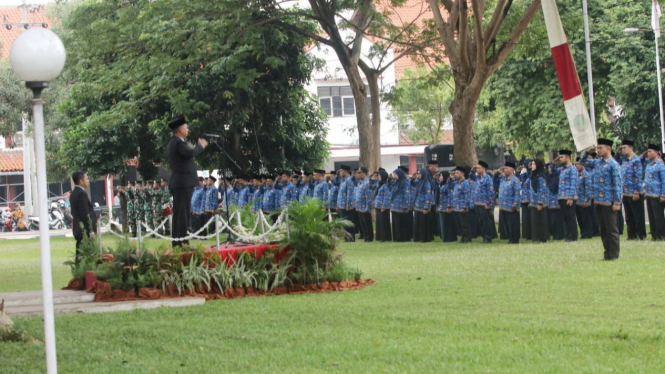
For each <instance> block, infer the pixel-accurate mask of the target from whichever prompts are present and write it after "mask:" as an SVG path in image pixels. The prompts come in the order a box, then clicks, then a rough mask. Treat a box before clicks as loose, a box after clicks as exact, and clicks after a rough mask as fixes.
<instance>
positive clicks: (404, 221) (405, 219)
mask: <svg viewBox="0 0 665 374" xmlns="http://www.w3.org/2000/svg"><path fill="white" fill-rule="evenodd" d="M391 214H392V217H393V241H395V242H408V241H409V240H411V236H409V222H410V220H409V215H410V214H411V213H400V212H391Z"/></svg>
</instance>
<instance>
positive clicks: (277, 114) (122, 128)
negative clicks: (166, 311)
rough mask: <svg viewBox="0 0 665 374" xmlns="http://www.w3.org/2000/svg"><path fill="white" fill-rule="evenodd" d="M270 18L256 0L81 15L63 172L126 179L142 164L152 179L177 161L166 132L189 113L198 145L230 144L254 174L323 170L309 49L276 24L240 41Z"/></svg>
mask: <svg viewBox="0 0 665 374" xmlns="http://www.w3.org/2000/svg"><path fill="white" fill-rule="evenodd" d="M269 17H271V15H270V10H269V9H266V8H262V7H261V6H260V4H259V2H254V1H249V0H248V1H232V2H230V1H219V2H210V1H204V0H193V1H187V2H183V1H178V0H163V1H157V2H155V1H149V0H128V1H123V2H118V1H114V0H101V1H97V2H86V3H84V4H82V5H81V6H79V7H78V8H76V9H75V10H74V11H73V12H72V13H71V14H70V16H69V17H68V19H67V20H65V21H64V27H65V28H66V29H67V30H68V32H67V33H66V34H65V37H64V42H65V46H66V48H67V50H68V66H67V68H68V69H70V71H71V73H72V74H73V75H74V76H75V77H76V83H75V84H74V85H73V87H72V92H71V100H69V102H68V103H67V104H66V105H64V106H63V110H64V112H65V113H66V114H67V115H68V116H69V118H70V122H69V124H68V125H67V126H65V128H64V131H63V144H62V147H61V148H60V152H59V155H60V159H59V162H61V163H63V164H66V165H74V166H76V167H85V168H86V169H88V170H90V171H92V172H93V173H117V172H122V171H123V170H124V165H125V161H126V160H127V159H130V158H133V157H138V159H139V172H141V174H142V175H143V176H144V177H145V178H153V177H154V176H155V173H156V169H155V167H154V163H158V162H162V161H164V160H165V157H166V154H165V150H164V148H165V145H166V142H167V140H168V136H169V129H168V127H167V126H166V125H167V123H168V122H169V121H170V120H171V119H172V118H175V117H177V116H181V115H182V116H185V117H186V118H187V119H188V121H189V123H190V138H196V137H197V136H199V135H200V134H202V133H215V134H220V135H222V136H223V144H224V146H225V148H226V150H227V152H228V153H229V154H231V156H232V157H233V158H234V159H235V160H236V161H237V162H238V163H239V164H240V166H241V168H242V169H244V170H245V171H249V170H251V171H258V168H259V166H260V163H261V162H263V163H264V166H265V167H266V168H267V169H268V170H276V169H281V168H282V167H305V168H312V167H315V166H318V165H320V164H321V163H322V162H323V161H324V160H325V158H326V152H327V151H326V148H327V144H326V142H325V131H326V127H325V120H324V115H323V114H322V112H321V111H320V109H319V108H318V106H317V105H315V103H313V101H312V100H311V99H310V98H309V96H308V94H307V92H306V91H305V89H304V85H305V84H306V83H307V81H308V79H309V77H310V74H311V71H312V69H313V68H314V67H315V65H316V61H314V60H312V59H311V58H310V57H309V56H308V55H307V54H306V53H305V52H304V50H305V47H306V45H307V43H308V42H309V41H308V39H307V38H305V37H303V36H301V35H300V34H298V33H295V32H293V31H290V30H285V29H283V28H279V27H277V26H276V25H270V24H265V25H261V26H260V27H255V28H252V29H251V30H249V31H247V32H242V33H240V32H238V30H239V29H242V28H243V27H245V26H247V25H250V24H254V23H256V22H258V21H260V20H262V19H265V18H269ZM289 21H290V22H293V23H295V24H298V25H299V27H302V28H306V27H310V28H311V29H312V30H314V29H313V26H312V25H311V24H307V23H303V21H301V20H298V19H291V20H289ZM280 118H281V121H280ZM257 144H258V145H257ZM259 154H260V155H261V157H259ZM220 160H221V159H220V156H219V154H218V153H216V152H214V151H211V150H207V151H206V152H204V154H203V155H202V156H200V157H199V160H198V161H199V164H200V165H201V166H202V167H203V168H220V167H221V165H222V164H221V161H220ZM228 166H229V165H228V164H227V167H228Z"/></svg>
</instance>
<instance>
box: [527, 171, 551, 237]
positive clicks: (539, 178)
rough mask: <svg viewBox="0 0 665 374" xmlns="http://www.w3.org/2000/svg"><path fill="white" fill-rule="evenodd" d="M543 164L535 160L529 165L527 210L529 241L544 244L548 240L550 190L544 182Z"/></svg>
mask: <svg viewBox="0 0 665 374" xmlns="http://www.w3.org/2000/svg"><path fill="white" fill-rule="evenodd" d="M545 177H546V175H545V163H544V162H543V160H541V159H535V160H533V162H532V163H531V179H530V182H531V183H530V184H529V192H530V195H531V199H530V201H529V210H531V240H533V241H534V242H539V243H545V242H547V240H548V239H549V238H550V229H549V221H548V219H547V212H548V209H547V207H548V205H549V201H550V190H549V188H548V187H547V181H546V180H545Z"/></svg>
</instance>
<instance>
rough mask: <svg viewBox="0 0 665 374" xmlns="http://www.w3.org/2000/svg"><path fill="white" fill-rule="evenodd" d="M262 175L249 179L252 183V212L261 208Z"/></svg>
mask: <svg viewBox="0 0 665 374" xmlns="http://www.w3.org/2000/svg"><path fill="white" fill-rule="evenodd" d="M264 178H265V177H264V176H255V177H253V178H252V179H251V180H250V183H251V185H252V189H253V192H252V197H251V199H250V201H251V202H252V205H251V206H252V212H258V211H259V210H261V201H262V200H263V186H261V179H264Z"/></svg>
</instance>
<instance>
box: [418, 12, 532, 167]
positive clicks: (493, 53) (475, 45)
mask: <svg viewBox="0 0 665 374" xmlns="http://www.w3.org/2000/svg"><path fill="white" fill-rule="evenodd" d="M429 2H430V4H431V6H432V11H433V14H434V22H433V24H432V29H431V31H430V33H425V38H429V37H431V34H436V35H437V36H438V39H439V42H440V44H441V48H442V49H443V52H442V53H443V54H444V55H445V59H446V60H447V61H448V62H449V64H450V67H451V69H452V74H453V80H454V82H455V97H454V98H453V101H452V104H451V105H450V112H451V113H452V116H453V126H454V127H453V129H454V136H455V160H456V161H457V163H460V164H466V165H475V164H476V163H477V155H476V148H475V144H474V137H473V124H474V116H475V112H476V104H478V100H479V99H480V96H481V93H482V90H483V88H484V87H485V83H486V82H487V80H488V79H489V78H490V77H491V76H492V74H493V73H494V72H495V71H496V69H497V68H498V67H499V66H500V65H501V64H502V63H503V62H504V61H505V60H506V58H507V57H508V55H509V54H510V52H511V51H512V50H513V48H514V47H515V44H516V43H517V41H518V40H519V39H520V37H521V36H522V34H523V33H524V31H525V30H526V28H527V26H528V24H529V22H530V21H531V19H532V18H533V17H534V15H535V14H536V13H537V12H538V10H539V9H540V0H528V1H522V2H516V3H513V0H497V1H495V2H487V1H485V0H429ZM435 52H436V51H435ZM436 57H437V56H436V54H431V55H430V56H426V58H429V59H433V60H434V61H437V58H436Z"/></svg>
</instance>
